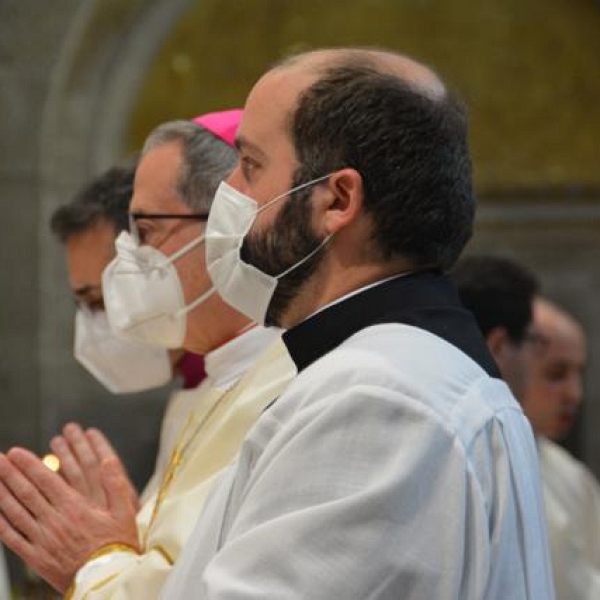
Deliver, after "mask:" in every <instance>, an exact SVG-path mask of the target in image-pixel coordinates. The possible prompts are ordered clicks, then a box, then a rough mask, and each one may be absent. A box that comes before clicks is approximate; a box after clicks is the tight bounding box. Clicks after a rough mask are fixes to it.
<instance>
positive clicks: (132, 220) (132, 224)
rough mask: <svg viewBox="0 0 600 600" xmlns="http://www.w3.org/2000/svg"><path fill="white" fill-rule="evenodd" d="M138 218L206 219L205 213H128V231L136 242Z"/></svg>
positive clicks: (137, 241)
mask: <svg viewBox="0 0 600 600" xmlns="http://www.w3.org/2000/svg"><path fill="white" fill-rule="evenodd" d="M139 219H190V220H194V221H202V222H206V221H208V215H207V214H183V215H177V214H173V213H135V212H134V213H129V233H130V234H131V237H132V238H133V239H134V240H135V242H136V243H139V242H140V231H139V229H138V226H137V221H138V220H139Z"/></svg>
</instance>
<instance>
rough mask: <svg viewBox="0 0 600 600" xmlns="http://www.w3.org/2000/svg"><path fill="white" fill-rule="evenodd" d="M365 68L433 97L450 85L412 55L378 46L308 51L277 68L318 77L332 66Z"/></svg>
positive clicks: (278, 65) (287, 60)
mask: <svg viewBox="0 0 600 600" xmlns="http://www.w3.org/2000/svg"><path fill="white" fill-rule="evenodd" d="M344 67H358V68H360V67H362V68H368V69H373V70H377V71H379V72H381V73H387V74H388V75H391V76H394V77H397V78H398V79H401V80H402V81H404V82H405V83H407V84H408V85H410V86H411V87H412V88H413V89H414V90H415V91H416V92H420V93H422V94H424V95H426V96H429V97H430V98H431V99H441V98H443V97H444V96H445V95H446V88H445V86H444V84H443V83H442V80H441V79H440V78H439V76H438V75H437V74H436V73H435V72H434V71H433V70H431V69H430V68H429V67H427V66H425V65H423V64H422V63H420V62H417V61H416V60H414V59H412V58H410V57H409V56H406V55H403V54H399V53H397V52H392V51H390V50H383V49H381V50H380V49H377V48H327V49H323V50H314V51H311V52H305V53H303V54H298V55H295V56H292V57H289V58H286V59H284V60H283V61H281V62H279V63H278V64H277V65H276V67H275V68H276V69H290V68H292V69H299V70H304V71H306V72H310V73H313V74H314V76H315V78H318V77H319V76H323V75H324V74H325V73H326V72H327V71H328V70H330V69H337V68H344Z"/></svg>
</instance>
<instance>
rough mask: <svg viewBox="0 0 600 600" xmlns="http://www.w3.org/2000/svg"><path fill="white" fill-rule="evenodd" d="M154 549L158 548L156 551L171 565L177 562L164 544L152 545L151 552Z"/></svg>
mask: <svg viewBox="0 0 600 600" xmlns="http://www.w3.org/2000/svg"><path fill="white" fill-rule="evenodd" d="M152 550H156V552H158V553H159V554H160V555H161V556H162V557H163V558H164V559H165V560H166V561H167V562H168V563H169V564H170V565H171V566H173V565H174V564H175V560H174V559H173V557H172V556H171V555H170V554H169V553H168V552H167V550H166V548H165V547H164V546H162V545H160V544H159V545H157V546H151V547H150V548H148V551H149V552H151V551H152Z"/></svg>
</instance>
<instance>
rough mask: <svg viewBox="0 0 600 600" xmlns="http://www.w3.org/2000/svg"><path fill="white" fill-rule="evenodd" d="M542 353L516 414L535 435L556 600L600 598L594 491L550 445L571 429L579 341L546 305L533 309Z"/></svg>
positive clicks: (583, 470)
mask: <svg viewBox="0 0 600 600" xmlns="http://www.w3.org/2000/svg"><path fill="white" fill-rule="evenodd" d="M533 331H534V333H535V335H536V336H539V337H540V338H541V340H542V341H543V346H542V349H541V350H540V351H539V352H536V353H535V354H534V356H533V358H532V360H531V361H530V362H529V365H530V366H529V369H528V373H527V375H528V377H527V385H526V387H525V392H524V394H523V397H522V402H523V410H524V411H525V414H526V415H527V416H528V417H529V419H530V421H531V424H532V426H533V428H534V430H535V432H536V434H537V444H538V450H539V457H540V467H541V470H542V478H543V484H544V488H543V489H544V498H545V502H546V515H547V518H548V533H549V536H550V545H551V548H552V558H553V568H554V579H555V583H556V593H557V597H558V599H559V600H583V599H585V600H592V599H597V598H600V486H599V485H598V481H597V480H596V478H595V477H594V475H593V474H592V473H591V471H590V470H589V469H588V468H587V467H586V466H585V465H584V464H583V463H581V462H580V461H578V460H576V459H575V458H574V457H573V456H572V455H571V454H570V453H569V452H567V451H566V450H565V449H564V448H562V447H561V446H559V445H558V444H557V443H556V442H559V441H561V440H563V439H564V438H565V437H566V435H567V434H568V433H569V431H570V429H571V427H572V426H573V424H574V422H575V419H576V417H577V415H578V413H579V409H580V406H581V402H582V400H583V372H584V369H585V366H586V360H587V351H586V337H585V333H584V330H583V327H582V326H581V324H580V323H578V322H577V320H576V319H575V318H574V317H573V316H572V315H570V314H569V313H567V312H566V311H565V310H564V309H562V308H560V307H559V306H557V305H556V304H554V303H553V302H551V301H549V300H548V299H545V298H541V297H537V298H536V299H535V301H534V303H533Z"/></svg>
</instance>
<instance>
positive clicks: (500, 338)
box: [485, 326, 510, 364]
mask: <svg viewBox="0 0 600 600" xmlns="http://www.w3.org/2000/svg"><path fill="white" fill-rule="evenodd" d="M485 341H486V343H487V347H488V349H489V351H490V352H491V354H492V356H493V357H494V360H495V361H496V362H497V363H499V364H500V363H502V360H503V358H504V353H505V351H506V345H507V344H508V343H510V338H509V337H508V331H507V330H506V328H505V327H502V326H498V327H494V328H493V329H491V330H490V331H489V332H488V334H487V336H486V338H485Z"/></svg>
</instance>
